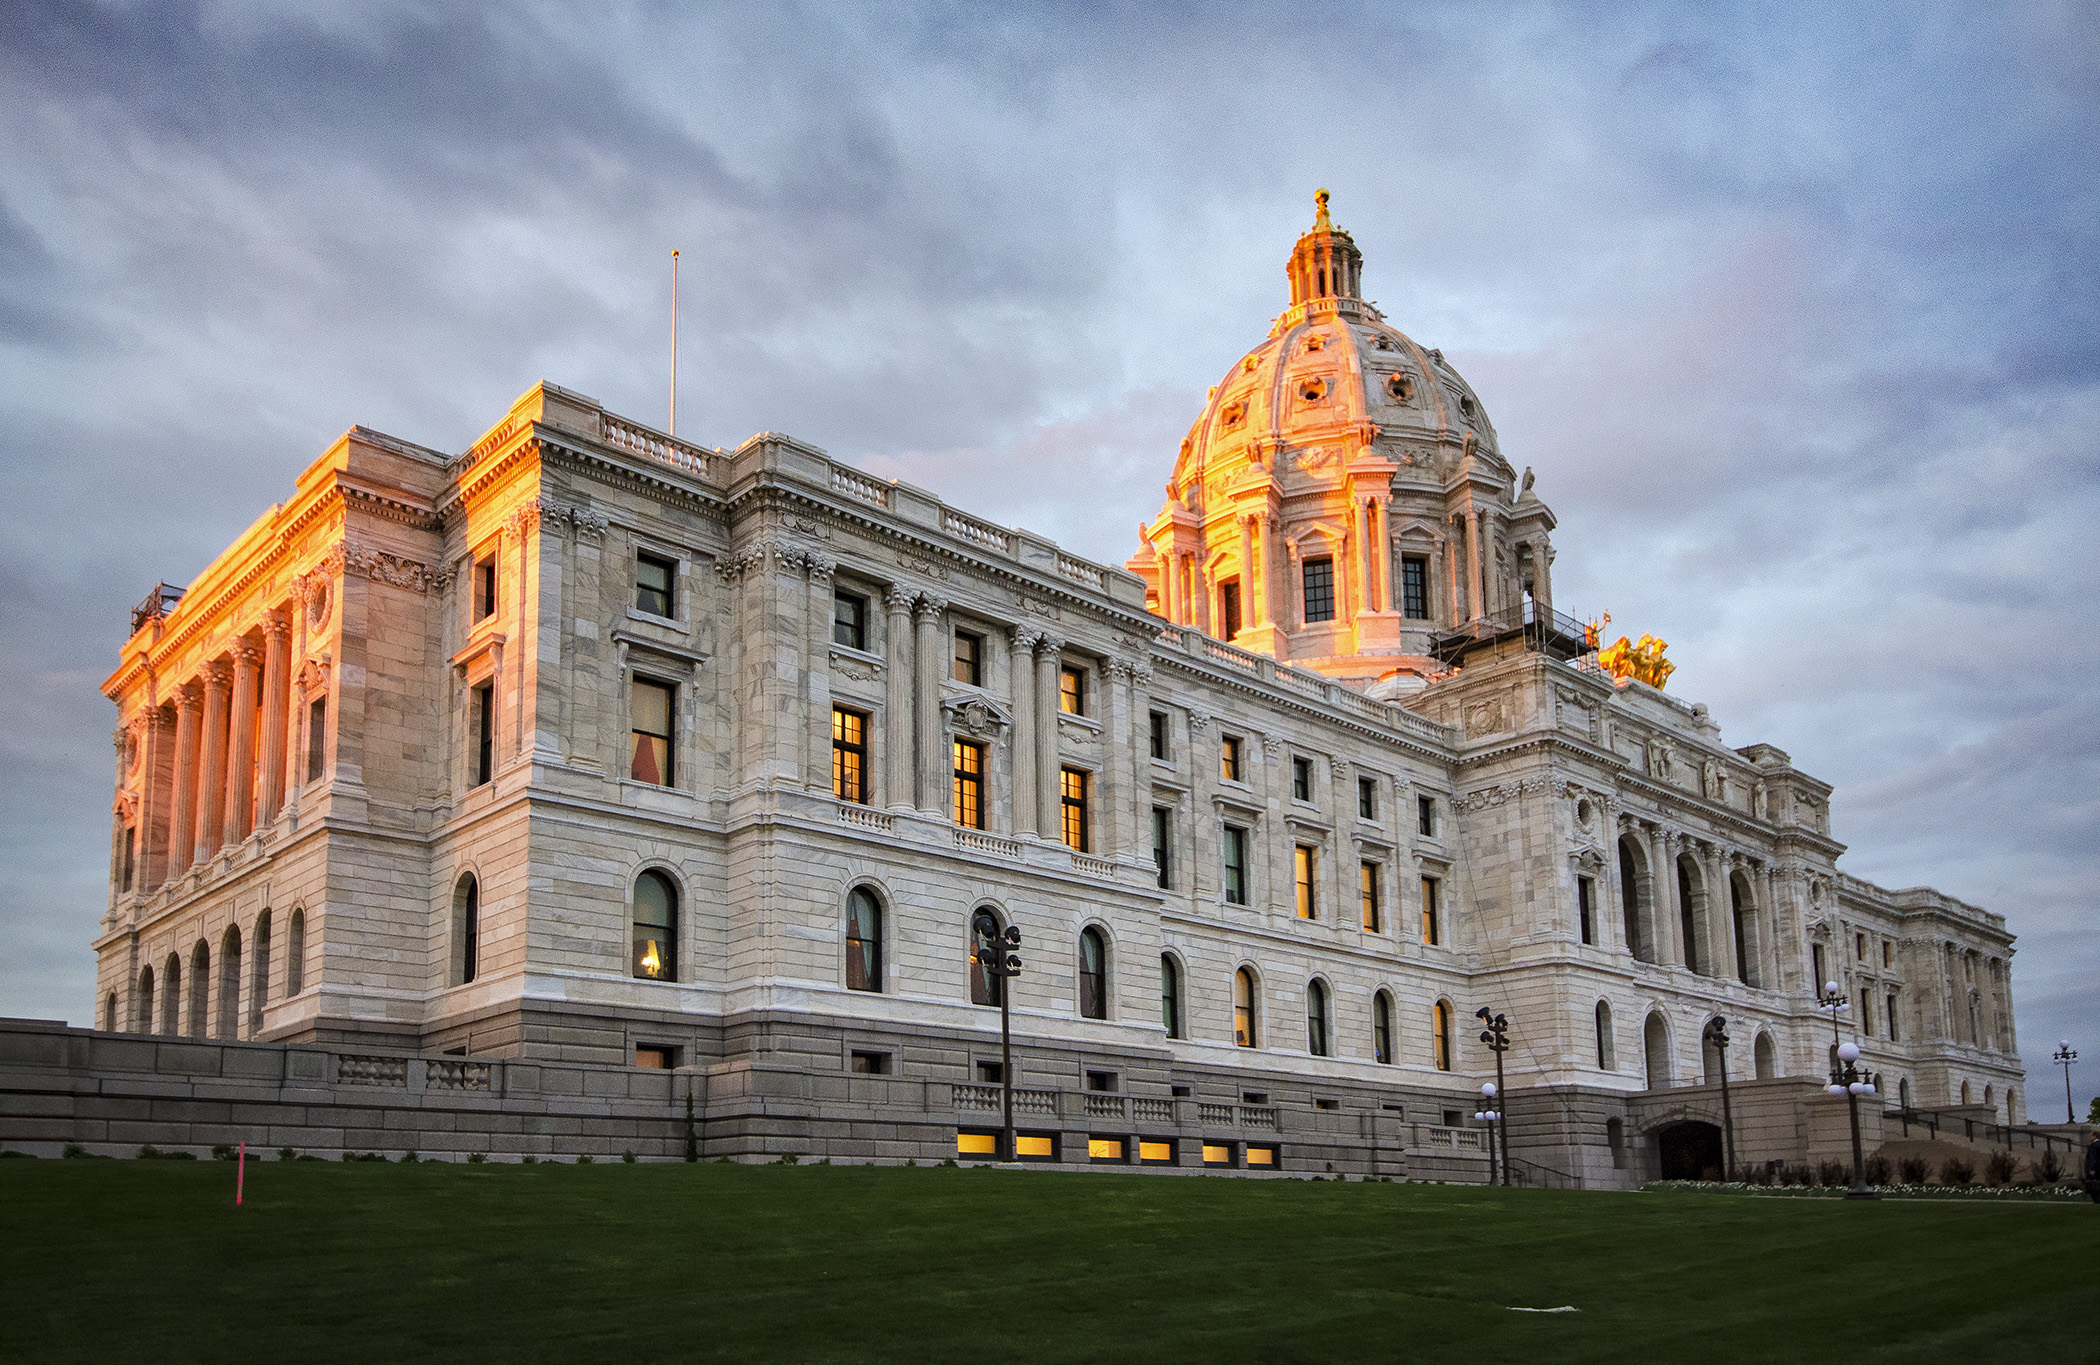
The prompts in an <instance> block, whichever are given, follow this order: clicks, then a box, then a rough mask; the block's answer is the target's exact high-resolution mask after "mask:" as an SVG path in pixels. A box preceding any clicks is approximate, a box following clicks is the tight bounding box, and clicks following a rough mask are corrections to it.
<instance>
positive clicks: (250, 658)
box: [233, 640, 262, 668]
mask: <svg viewBox="0 0 2100 1365" xmlns="http://www.w3.org/2000/svg"><path fill="white" fill-rule="evenodd" d="M233 662H234V664H235V665H236V666H239V665H243V664H245V665H247V666H248V667H249V668H257V667H260V666H261V664H262V646H261V645H258V644H256V643H255V642H254V641H252V640H241V641H239V642H237V643H236V644H235V645H234V647H233Z"/></svg>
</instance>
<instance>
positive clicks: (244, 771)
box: [226, 640, 262, 844]
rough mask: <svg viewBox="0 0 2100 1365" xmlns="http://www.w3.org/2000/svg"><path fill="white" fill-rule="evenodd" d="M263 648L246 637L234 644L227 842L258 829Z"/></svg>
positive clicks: (227, 762) (228, 765) (235, 840)
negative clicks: (257, 737)
mask: <svg viewBox="0 0 2100 1365" xmlns="http://www.w3.org/2000/svg"><path fill="white" fill-rule="evenodd" d="M261 679H262V650H261V649H260V648H258V647H257V646H255V645H253V644H250V643H249V642H248V641H246V640H243V641H241V642H240V643H239V644H237V645H235V646H234V647H233V698H232V705H231V709H230V711H229V713H228V714H229V716H230V726H231V729H230V732H229V733H228V736H227V739H228V749H229V753H228V755H227V760H226V842H227V843H229V844H237V843H240V842H241V841H242V840H243V839H246V838H247V837H248V835H249V833H250V832H251V831H252V830H253V829H254V823H253V817H254V813H255V720H256V711H257V710H258V709H259V707H260V705H261V700H262V699H261V698H260V697H259V696H258V695H257V693H256V685H257V684H258V683H259V682H260V681H261Z"/></svg>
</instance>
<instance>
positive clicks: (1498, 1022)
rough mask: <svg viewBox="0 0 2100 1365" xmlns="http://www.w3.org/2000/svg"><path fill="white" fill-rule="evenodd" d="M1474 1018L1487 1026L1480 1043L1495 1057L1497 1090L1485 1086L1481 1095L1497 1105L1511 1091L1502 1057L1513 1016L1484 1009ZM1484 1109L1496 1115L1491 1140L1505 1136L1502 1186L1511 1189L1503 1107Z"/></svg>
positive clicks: (1490, 1106)
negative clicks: (1509, 1185)
mask: <svg viewBox="0 0 2100 1365" xmlns="http://www.w3.org/2000/svg"><path fill="white" fill-rule="evenodd" d="M1473 1017H1474V1018H1476V1019H1478V1020H1480V1022H1481V1023H1483V1024H1486V1025H1487V1027H1486V1028H1484V1029H1482V1030H1481V1031H1480V1041H1481V1042H1483V1043H1486V1044H1487V1045H1488V1051H1490V1052H1492V1053H1494V1054H1495V1088H1494V1089H1493V1090H1489V1089H1488V1088H1486V1087H1485V1086H1483V1087H1481V1092H1480V1093H1481V1094H1482V1095H1484V1096H1486V1097H1487V1099H1488V1100H1489V1101H1495V1100H1496V1097H1498V1096H1499V1095H1501V1093H1502V1092H1503V1091H1504V1090H1506V1089H1508V1088H1509V1085H1508V1082H1507V1081H1506V1080H1505V1079H1504V1077H1503V1075H1502V1054H1503V1053H1505V1052H1507V1051H1509V1016H1508V1015H1505V1014H1497V1013H1495V1012H1494V1011H1493V1010H1491V1009H1489V1008H1488V1007H1487V1006H1485V1005H1482V1006H1481V1007H1480V1009H1479V1010H1478V1011H1477V1012H1476V1013H1475V1014H1474V1016H1473ZM1480 1107H1481V1109H1482V1111H1483V1112H1485V1111H1488V1110H1493V1111H1494V1112H1493V1114H1492V1116H1491V1117H1490V1118H1489V1119H1488V1122H1490V1123H1492V1124H1494V1125H1495V1126H1494V1127H1493V1128H1492V1129H1490V1130H1489V1132H1488V1137H1489V1139H1490V1140H1491V1141H1492V1140H1493V1139H1494V1138H1495V1136H1496V1135H1497V1134H1498V1133H1499V1134H1500V1135H1501V1142H1502V1183H1503V1184H1504V1185H1507V1184H1509V1127H1508V1125H1506V1124H1504V1123H1503V1122H1502V1112H1501V1105H1500V1104H1499V1103H1487V1104H1482V1105H1481V1106H1480Z"/></svg>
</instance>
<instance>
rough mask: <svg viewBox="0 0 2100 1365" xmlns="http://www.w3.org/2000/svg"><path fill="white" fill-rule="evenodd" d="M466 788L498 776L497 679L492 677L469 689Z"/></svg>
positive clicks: (485, 783) (491, 780) (479, 785)
mask: <svg viewBox="0 0 2100 1365" xmlns="http://www.w3.org/2000/svg"><path fill="white" fill-rule="evenodd" d="M467 742H468V743H469V744H470V745H472V746H473V747H472V749H471V750H470V751H469V754H468V758H467V787H468V788H469V789H470V790H471V789H472V788H475V787H485V786H487V785H488V784H489V783H490V782H493V781H494V780H495V778H496V680H495V679H494V678H493V677H491V678H488V679H486V680H484V681H482V682H478V683H475V684H474V685H473V686H472V687H470V688H468V689H467Z"/></svg>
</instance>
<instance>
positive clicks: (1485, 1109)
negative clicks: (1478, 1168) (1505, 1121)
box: [1473, 1081, 1509, 1185]
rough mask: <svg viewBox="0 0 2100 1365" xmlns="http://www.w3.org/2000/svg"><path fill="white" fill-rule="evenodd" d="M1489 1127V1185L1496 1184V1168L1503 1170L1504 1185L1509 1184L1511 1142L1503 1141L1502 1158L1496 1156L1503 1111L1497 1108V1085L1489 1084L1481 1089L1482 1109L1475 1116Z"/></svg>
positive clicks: (1490, 1082) (1505, 1139) (1491, 1082)
mask: <svg viewBox="0 0 2100 1365" xmlns="http://www.w3.org/2000/svg"><path fill="white" fill-rule="evenodd" d="M1473 1117H1474V1118H1476V1119H1479V1120H1480V1121H1481V1122H1482V1123H1485V1124H1486V1125H1487V1126H1488V1184H1490V1185H1492V1184H1494V1183H1495V1168H1496V1166H1497V1165H1499V1166H1501V1168H1502V1183H1503V1184H1504V1185H1507V1184H1509V1140H1508V1139H1507V1138H1504V1139H1503V1144H1502V1156H1501V1158H1500V1160H1499V1161H1498V1160H1497V1158H1496V1156H1495V1130H1496V1129H1497V1128H1500V1127H1501V1126H1502V1124H1501V1118H1502V1111H1501V1110H1499V1109H1497V1108H1496V1107H1495V1083H1494V1082H1493V1081H1489V1082H1487V1083H1486V1084H1485V1085H1483V1086H1481V1087H1480V1108H1479V1110H1478V1111H1476V1112H1475V1113H1474V1115H1473Z"/></svg>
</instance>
